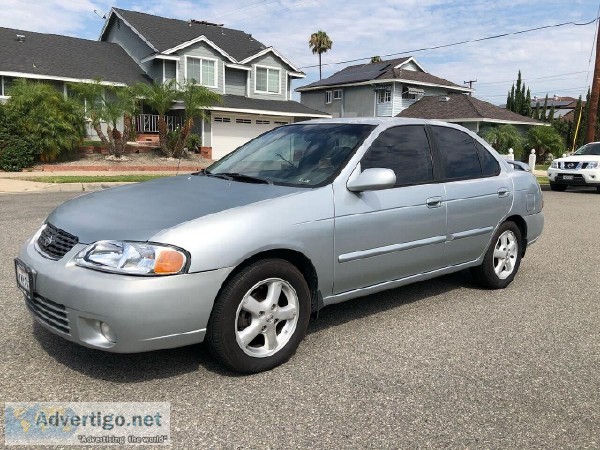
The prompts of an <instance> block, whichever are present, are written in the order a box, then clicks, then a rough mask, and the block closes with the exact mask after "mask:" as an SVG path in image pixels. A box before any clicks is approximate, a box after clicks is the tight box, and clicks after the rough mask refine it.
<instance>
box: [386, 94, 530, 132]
mask: <svg viewBox="0 0 600 450" xmlns="http://www.w3.org/2000/svg"><path fill="white" fill-rule="evenodd" d="M397 117H413V118H419V119H437V120H456V119H480V120H482V121H485V119H493V120H506V121H508V122H528V123H531V124H532V125H533V124H539V123H541V122H540V121H539V120H536V119H532V118H531V117H527V116H521V115H520V114H517V113H514V112H512V111H509V110H507V109H503V108H500V107H499V106H496V105H492V104H491V103H488V102H484V101H483V100H479V99H478V98H475V97H472V96H470V95H465V94H450V95H434V96H426V97H423V98H422V99H420V100H418V101H417V102H415V103H413V104H412V105H411V106H409V107H408V108H406V109H405V110H404V111H402V112H401V113H400V114H398V116H397Z"/></svg>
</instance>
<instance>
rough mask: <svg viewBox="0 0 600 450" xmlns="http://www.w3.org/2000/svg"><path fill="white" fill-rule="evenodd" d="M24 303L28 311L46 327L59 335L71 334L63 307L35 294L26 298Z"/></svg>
mask: <svg viewBox="0 0 600 450" xmlns="http://www.w3.org/2000/svg"><path fill="white" fill-rule="evenodd" d="M26 302H27V307H28V308H29V310H30V311H31V312H32V313H33V314H34V315H35V316H36V317H37V318H38V319H40V320H41V321H42V322H44V323H45V324H46V325H48V326H50V327H52V328H54V329H55V330H57V331H60V332H61V333H65V334H71V328H70V327H69V317H68V316H67V310H66V308H65V306H64V305H61V304H60V303H56V302H53V301H51V300H48V299H47V298H45V297H42V296H41V295H37V294H35V295H34V296H33V298H27V299H26Z"/></svg>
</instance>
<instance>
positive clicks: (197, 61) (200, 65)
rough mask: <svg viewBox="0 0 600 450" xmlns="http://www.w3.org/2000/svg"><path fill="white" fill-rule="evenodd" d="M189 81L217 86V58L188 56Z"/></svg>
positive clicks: (187, 74)
mask: <svg viewBox="0 0 600 450" xmlns="http://www.w3.org/2000/svg"><path fill="white" fill-rule="evenodd" d="M186 64H187V73H186V78H187V81H193V82H196V83H198V84H201V85H202V86H208V87H213V88H216V87H217V60H216V59H205V58H193V57H190V56H187V57H186Z"/></svg>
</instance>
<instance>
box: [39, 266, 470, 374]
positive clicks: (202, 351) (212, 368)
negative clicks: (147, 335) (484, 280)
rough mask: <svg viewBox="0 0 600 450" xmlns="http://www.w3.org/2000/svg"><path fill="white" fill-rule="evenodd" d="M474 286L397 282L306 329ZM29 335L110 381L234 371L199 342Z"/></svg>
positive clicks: (451, 280) (453, 281)
mask: <svg viewBox="0 0 600 450" xmlns="http://www.w3.org/2000/svg"><path fill="white" fill-rule="evenodd" d="M460 288H467V289H479V287H478V286H477V285H476V284H475V283H474V281H473V279H472V278H471V276H470V274H469V272H468V271H462V272H458V273H455V274H451V275H446V276H443V277H440V278H436V279H433V280H428V281H423V282H419V283H415V284H411V285H408V286H404V287H401V288H397V289H393V290H389V291H385V292H381V293H378V294H374V295H370V296H368V297H363V298H358V299H354V300H350V301H347V302H344V303H340V304H336V305H331V306H328V307H326V308H325V309H323V310H322V311H321V312H320V313H319V316H318V318H317V319H313V320H312V321H311V323H310V324H309V328H308V333H309V334H311V333H317V332H319V331H321V330H324V329H327V328H329V327H333V326H339V325H343V324H345V323H348V322H351V321H354V320H360V319H361V318H363V317H366V316H370V315H373V314H377V313H380V312H384V311H387V310H391V309H394V308H398V307H401V306H402V305H406V304H409V303H413V302H416V301H419V300H423V299H426V298H429V297H432V296H437V295H441V294H445V293H447V292H450V291H452V290H454V289H460ZM33 334H34V336H35V338H36V339H37V341H38V342H39V343H40V345H41V346H42V347H43V348H44V350H45V351H46V352H47V353H48V354H49V355H50V356H52V357H53V358H54V359H55V360H56V361H57V362H58V363H60V364H63V365H65V366H67V367H69V368H71V369H72V370H75V371H77V372H80V373H82V374H84V375H87V376H89V377H92V378H96V379H101V380H105V381H110V382H113V383H126V384H129V383H141V382H144V381H150V380H157V379H166V378H171V377H175V376H178V375H182V374H185V373H191V372H195V371H197V370H198V369H199V368H200V367H203V368H204V369H205V370H206V371H208V372H212V373H214V374H218V375H222V376H228V377H237V376H240V375H239V374H236V373H234V372H231V371H228V370H226V369H224V368H223V367H222V366H220V365H219V364H218V363H216V362H215V361H214V360H213V359H212V358H211V357H210V355H209V354H208V351H207V349H206V347H205V346H204V345H202V344H197V345H190V346H187V347H180V348H174V349H168V350H158V351H153V352H145V353H131V354H122V353H109V352H103V351H100V350H94V349H90V348H87V347H83V346H80V345H77V344H74V343H72V342H70V341H67V340H65V339H63V338H61V337H59V336H56V335H54V334H52V333H50V332H49V331H47V330H46V329H45V328H44V327H42V326H41V325H38V324H37V323H35V324H34V333H33Z"/></svg>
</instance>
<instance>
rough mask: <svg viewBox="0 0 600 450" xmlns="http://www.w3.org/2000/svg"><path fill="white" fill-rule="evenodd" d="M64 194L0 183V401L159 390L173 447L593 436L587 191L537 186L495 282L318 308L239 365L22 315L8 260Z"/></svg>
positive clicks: (519, 443) (122, 397)
mask: <svg viewBox="0 0 600 450" xmlns="http://www.w3.org/2000/svg"><path fill="white" fill-rule="evenodd" d="M75 195H76V194H75V193H44V194H15V195H0V211H1V214H0V230H1V231H2V233H0V255H1V257H0V258H1V261H2V264H1V265H0V310H1V311H2V314H1V318H0V346H1V348H2V369H1V371H0V398H2V399H3V400H5V401H161V402H162V401H167V402H171V423H172V438H173V440H174V448H181V447H183V446H185V447H189V448H208V447H210V448H214V447H222V448H234V447H235V448H266V447H269V448H365V447H370V448H414V447H417V446H418V447H435V448H439V447H461V448H465V447H481V448H534V447H535V448H565V447H571V448H597V447H598V446H600V276H599V272H598V270H599V269H598V268H599V267H600V257H599V255H600V251H599V249H600V244H599V242H600V241H599V238H598V233H597V230H598V226H599V221H598V219H600V216H599V214H598V211H599V210H600V195H598V194H596V192H595V190H594V191H587V192H586V191H579V192H571V191H569V192H565V193H556V192H546V193H545V195H544V197H545V204H546V206H545V210H544V211H545V213H546V230H545V232H544V234H543V236H542V238H541V240H540V241H539V243H537V244H535V245H534V246H532V247H531V248H530V249H529V250H528V253H527V256H526V257H525V259H524V261H523V264H522V266H521V270H520V273H519V275H518V276H517V278H516V280H515V282H514V283H513V284H512V285H511V286H510V287H509V288H507V289H506V290H503V291H495V292H490V291H483V290H480V289H479V288H477V287H476V286H474V285H473V283H472V281H471V278H470V276H469V273H468V272H462V273H458V274H455V275H451V276H446V277H443V278H440V279H437V280H433V281H428V282H423V283H419V284H416V285H412V286H408V287H405V288H401V289H396V290H393V291H389V292H386V293H382V294H378V295H373V296H370V297H367V298H363V299H359V300H354V301H350V302H348V303H344V304H341V305H336V306H332V307H328V308H326V309H324V310H323V311H321V313H320V316H319V318H318V320H316V321H314V322H312V324H311V326H310V328H309V334H308V336H307V337H306V339H305V341H304V342H303V343H302V344H301V346H300V349H299V351H298V353H297V354H296V356H295V357H294V358H293V359H292V360H291V361H290V362H289V363H288V364H285V365H284V366H282V367H279V368H277V369H275V370H273V371H271V372H268V373H262V374H258V375H253V376H246V377H242V376H235V375H232V374H230V373H227V372H224V371H222V370H221V369H220V367H219V366H217V365H216V364H215V363H213V362H212V360H211V359H210V358H209V357H208V355H207V354H206V352H205V350H204V347H203V346H202V345H196V346H191V347H185V348H180V349H174V350H168V351H159V352H153V353H146V354H135V355H116V354H109V353H102V352H98V351H94V350H90V349H86V348H83V347H78V346H76V345H74V344H71V343H69V342H67V341H64V340H62V339H60V338H58V337H55V336H54V335H52V334H50V333H48V332H46V331H45V330H44V329H43V328H41V327H39V326H36V325H34V324H33V322H32V320H31V318H30V317H29V315H28V313H27V312H26V309H25V305H24V304H23V299H22V296H21V295H20V293H19V291H18V290H17V289H16V287H15V283H14V275H13V263H12V258H13V256H14V255H16V253H17V249H18V246H19V244H20V243H21V242H23V241H24V240H25V239H26V237H28V236H29V235H30V234H32V233H33V232H34V231H35V230H36V229H37V228H38V227H39V226H40V224H41V222H42V220H43V219H44V218H45V217H46V215H47V214H48V212H50V210H51V209H52V208H53V207H54V206H56V205H58V204H59V203H61V202H62V201H64V200H67V199H68V198H72V197H73V196H75ZM2 427H3V423H2Z"/></svg>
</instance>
